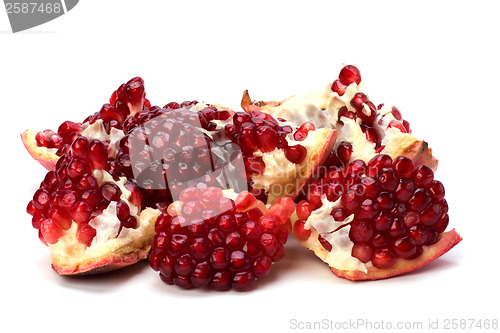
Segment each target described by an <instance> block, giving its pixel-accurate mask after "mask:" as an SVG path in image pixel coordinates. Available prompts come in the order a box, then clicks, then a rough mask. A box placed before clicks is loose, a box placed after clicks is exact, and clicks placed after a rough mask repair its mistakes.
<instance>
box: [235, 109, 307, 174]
mask: <svg viewBox="0 0 500 333" xmlns="http://www.w3.org/2000/svg"><path fill="white" fill-rule="evenodd" d="M310 125H312V124H310ZM310 130H314V125H312V128H311V127H310V126H304V127H301V128H299V129H298V130H297V131H296V132H295V133H294V137H295V136H296V137H297V138H298V139H300V140H297V139H296V141H303V140H304V139H305V138H306V137H307V133H308V132H309V131H310ZM290 133H292V128H291V127H290V126H288V125H285V126H280V125H279V123H278V121H277V120H276V119H274V117H273V116H271V115H270V114H267V113H264V112H260V111H251V113H250V114H248V113H245V112H236V113H235V114H234V115H233V122H232V124H227V125H226V126H225V134H226V137H227V138H229V139H230V140H231V142H233V143H235V144H237V145H239V147H240V148H241V150H242V151H243V153H244V156H246V157H247V158H248V157H253V153H255V152H256V151H261V152H263V153H269V152H272V151H273V150H275V149H276V148H278V149H283V150H284V151H285V157H286V158H287V159H288V160H289V161H290V162H292V163H295V164H300V163H302V162H303V161H304V159H305V158H306V156H307V149H306V148H305V147H304V146H302V145H300V144H296V145H292V146H290V145H289V144H288V141H287V140H286V136H287V134H290Z"/></svg>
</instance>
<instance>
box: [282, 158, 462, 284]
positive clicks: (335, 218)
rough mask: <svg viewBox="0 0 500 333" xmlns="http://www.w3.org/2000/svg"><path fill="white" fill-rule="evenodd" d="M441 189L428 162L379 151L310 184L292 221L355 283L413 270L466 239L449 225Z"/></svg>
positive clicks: (333, 266)
mask: <svg viewBox="0 0 500 333" xmlns="http://www.w3.org/2000/svg"><path fill="white" fill-rule="evenodd" d="M444 194H445V191H444V186H443V184H442V183H441V182H440V181H438V180H435V179H434V173H433V171H432V170H431V169H430V168H429V167H428V166H426V165H419V166H416V167H415V165H414V162H413V161H412V160H411V159H410V158H408V157H405V156H399V157H397V158H396V159H395V160H394V161H393V160H392V158H391V157H390V156H389V155H384V154H379V155H376V156H375V157H373V158H372V159H371V160H370V161H369V162H368V164H366V163H365V162H364V161H363V160H354V161H352V162H351V163H349V164H348V165H347V166H346V167H345V168H338V167H334V168H332V169H330V170H329V171H327V172H326V174H325V175H324V177H323V178H322V179H319V180H316V181H315V182H313V184H312V185H311V187H310V189H309V191H308V193H307V199H306V200H303V201H301V202H299V203H298V205H297V210H296V214H295V216H294V218H293V220H292V222H293V233H294V236H295V237H296V238H297V239H298V240H299V242H301V243H302V244H303V245H304V246H306V247H307V248H309V249H311V250H312V251H314V252H315V254H316V255H317V256H318V257H320V258H321V259H322V260H323V261H325V262H326V263H328V264H329V266H330V268H331V270H332V272H333V273H335V274H336V275H338V276H341V277H345V278H347V279H351V280H374V279H381V278H386V277H390V276H394V275H398V274H402V273H405V272H409V271H413V270H415V269H417V268H419V267H421V266H423V265H425V264H427V263H428V262H430V261H432V260H434V259H436V258H438V257H439V256H441V255H443V254H444V253H446V252H447V251H448V250H450V249H451V248H452V247H453V246H455V245H456V244H458V243H459V242H460V241H461V237H460V235H459V234H458V233H457V232H456V231H455V229H452V230H451V231H448V232H445V230H446V228H447V226H448V223H449V217H448V204H447V202H446V199H445V198H444Z"/></svg>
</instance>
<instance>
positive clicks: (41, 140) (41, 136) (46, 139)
mask: <svg viewBox="0 0 500 333" xmlns="http://www.w3.org/2000/svg"><path fill="white" fill-rule="evenodd" d="M35 140H36V144H37V145H38V147H47V148H53V147H54V143H53V141H52V138H51V136H50V135H49V134H48V133H45V132H38V133H36V135H35Z"/></svg>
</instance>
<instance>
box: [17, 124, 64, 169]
mask: <svg viewBox="0 0 500 333" xmlns="http://www.w3.org/2000/svg"><path fill="white" fill-rule="evenodd" d="M35 135H36V133H35V132H34V131H32V130H26V131H24V132H23V133H22V134H21V140H22V141H23V144H24V147H25V148H26V150H27V151H28V153H29V154H30V155H31V157H33V158H34V159H35V160H36V161H38V163H40V164H41V165H42V166H43V167H44V168H45V169H47V170H52V169H53V168H54V166H55V165H56V162H57V160H58V159H59V156H57V155H56V151H57V149H53V148H46V147H39V146H38V145H37V143H36V140H35Z"/></svg>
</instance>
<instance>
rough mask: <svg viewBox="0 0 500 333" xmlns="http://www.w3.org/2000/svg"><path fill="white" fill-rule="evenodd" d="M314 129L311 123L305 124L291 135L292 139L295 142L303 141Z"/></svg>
mask: <svg viewBox="0 0 500 333" xmlns="http://www.w3.org/2000/svg"><path fill="white" fill-rule="evenodd" d="M315 129H316V127H315V126H314V124H313V123H310V122H305V123H303V124H302V125H300V127H299V128H298V129H297V131H295V133H293V138H294V140H296V141H304V140H305V139H306V138H307V135H308V133H309V132H310V131H314V130H315Z"/></svg>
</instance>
